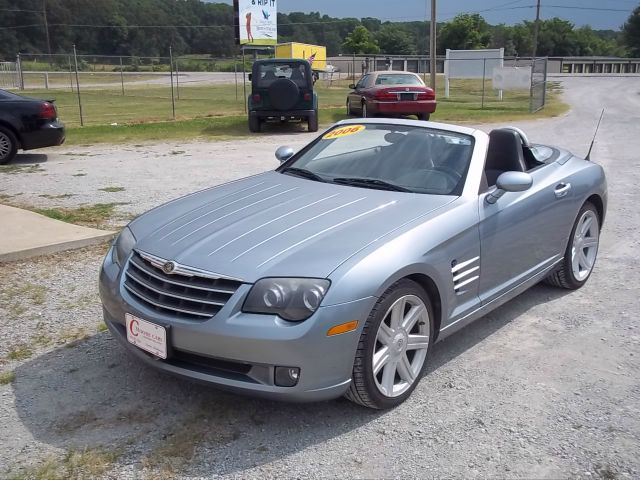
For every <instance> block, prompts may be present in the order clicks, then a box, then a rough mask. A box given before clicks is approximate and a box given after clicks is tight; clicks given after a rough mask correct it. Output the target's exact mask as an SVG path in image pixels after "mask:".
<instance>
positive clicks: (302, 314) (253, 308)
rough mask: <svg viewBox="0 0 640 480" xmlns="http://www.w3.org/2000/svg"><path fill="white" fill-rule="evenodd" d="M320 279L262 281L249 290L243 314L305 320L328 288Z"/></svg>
mask: <svg viewBox="0 0 640 480" xmlns="http://www.w3.org/2000/svg"><path fill="white" fill-rule="evenodd" d="M329 285H330V282H329V280H325V279H321V278H263V279H262V280H258V281H257V282H256V284H255V285H254V286H253V287H252V288H251V291H250V292H249V295H247V299H246V300H245V302H244V305H243V306H242V311H243V312H247V313H268V314H276V315H278V316H280V317H282V318H284V319H285V320H289V321H292V322H299V321H302V320H306V319H307V318H309V317H310V316H311V315H313V312H315V311H316V310H317V309H318V307H319V306H320V302H322V299H323V298H324V296H325V294H326V293H327V290H328V289H329Z"/></svg>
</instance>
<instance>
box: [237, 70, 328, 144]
mask: <svg viewBox="0 0 640 480" xmlns="http://www.w3.org/2000/svg"><path fill="white" fill-rule="evenodd" d="M250 80H251V95H250V96H249V100H248V107H249V108H248V111H249V130H251V131H252V132H259V131H260V128H261V126H262V123H263V122H264V121H266V120H279V121H281V122H286V121H290V120H301V121H306V122H307V125H308V127H309V131H310V132H316V131H318V97H317V95H316V93H315V92H314V91H313V83H314V76H313V73H312V71H311V65H310V64H309V62H307V61H306V60H291V59H282V58H272V59H268V60H257V61H256V62H254V64H253V69H252V73H251V76H250Z"/></svg>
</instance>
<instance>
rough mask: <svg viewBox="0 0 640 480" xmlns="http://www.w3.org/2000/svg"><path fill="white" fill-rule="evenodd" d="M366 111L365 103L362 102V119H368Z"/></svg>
mask: <svg viewBox="0 0 640 480" xmlns="http://www.w3.org/2000/svg"><path fill="white" fill-rule="evenodd" d="M367 110H368V109H367V102H362V118H367V117H369V112H368V111H367Z"/></svg>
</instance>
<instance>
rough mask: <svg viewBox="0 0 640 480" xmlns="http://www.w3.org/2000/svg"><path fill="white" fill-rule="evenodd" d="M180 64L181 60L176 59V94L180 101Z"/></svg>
mask: <svg viewBox="0 0 640 480" xmlns="http://www.w3.org/2000/svg"><path fill="white" fill-rule="evenodd" d="M179 63H180V58H176V94H177V97H178V100H180V70H179V69H178V64H179Z"/></svg>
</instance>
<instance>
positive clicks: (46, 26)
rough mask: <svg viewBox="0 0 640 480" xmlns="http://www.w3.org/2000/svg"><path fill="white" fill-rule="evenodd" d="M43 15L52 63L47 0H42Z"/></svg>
mask: <svg viewBox="0 0 640 480" xmlns="http://www.w3.org/2000/svg"><path fill="white" fill-rule="evenodd" d="M42 17H43V18H44V31H45V33H46V35H47V52H49V64H51V39H50V38H49V22H48V21H47V0H42Z"/></svg>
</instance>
